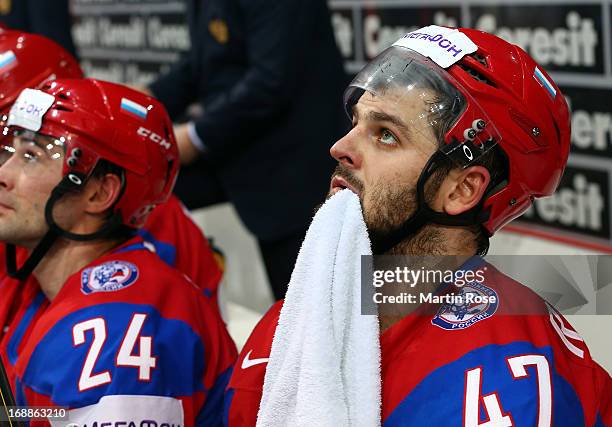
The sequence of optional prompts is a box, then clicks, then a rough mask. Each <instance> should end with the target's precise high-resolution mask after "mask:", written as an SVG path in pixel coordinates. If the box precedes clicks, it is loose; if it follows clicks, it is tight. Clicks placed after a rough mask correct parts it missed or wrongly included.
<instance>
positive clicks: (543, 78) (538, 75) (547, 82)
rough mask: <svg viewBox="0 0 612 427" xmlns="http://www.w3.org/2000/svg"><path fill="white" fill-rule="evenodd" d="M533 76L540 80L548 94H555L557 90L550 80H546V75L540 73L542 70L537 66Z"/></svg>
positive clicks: (553, 95)
mask: <svg viewBox="0 0 612 427" xmlns="http://www.w3.org/2000/svg"><path fill="white" fill-rule="evenodd" d="M533 76H534V77H535V78H536V80H537V81H538V82H540V84H541V85H542V86H544V89H546V90H547V91H548V93H549V94H550V96H552V97H553V98H554V97H555V96H557V90H556V89H555V87H554V86H553V85H552V83H551V82H550V80H548V79H547V78H546V76H544V73H542V71H540V69H539V68H538V67H536V69H535V71H534V72H533Z"/></svg>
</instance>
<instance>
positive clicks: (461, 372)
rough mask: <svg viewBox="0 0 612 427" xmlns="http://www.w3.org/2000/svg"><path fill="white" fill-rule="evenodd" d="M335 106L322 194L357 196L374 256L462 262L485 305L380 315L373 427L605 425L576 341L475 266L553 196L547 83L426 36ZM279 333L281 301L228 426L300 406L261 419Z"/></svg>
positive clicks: (605, 379)
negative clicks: (342, 112)
mask: <svg viewBox="0 0 612 427" xmlns="http://www.w3.org/2000/svg"><path fill="white" fill-rule="evenodd" d="M344 100H345V105H346V110H347V112H348V114H349V116H350V118H351V120H352V124H353V128H352V130H351V131H350V132H349V133H347V134H346V135H345V136H344V137H343V138H342V139H340V140H339V141H337V142H336V143H335V145H334V146H333V147H332V148H331V154H332V156H333V157H334V158H335V159H336V160H337V161H338V167H337V169H336V171H335V173H334V175H333V178H332V180H331V188H330V196H331V195H333V194H335V193H338V192H340V191H342V190H346V189H348V190H350V191H352V192H354V193H356V194H357V195H358V197H359V201H360V204H361V210H362V212H363V219H364V221H365V225H366V226H367V231H368V234H369V237H370V239H371V243H372V249H373V253H374V254H375V255H376V254H393V255H416V256H422V255H431V256H433V255H436V256H440V255H449V256H455V257H456V256H461V257H463V258H464V259H469V260H468V261H467V262H466V263H465V264H464V265H463V267H462V269H464V270H472V271H474V272H477V273H480V274H482V275H483V276H482V277H483V279H482V280H481V282H480V283H469V284H468V285H465V286H464V288H463V293H464V294H465V293H468V291H469V293H471V294H478V295H479V296H481V297H490V296H495V298H494V299H492V300H489V301H488V302H487V303H484V304H480V305H478V304H476V305H474V306H470V307H467V308H466V306H464V305H461V304H458V303H454V302H447V303H439V304H436V303H434V302H429V303H423V304H422V305H421V306H420V307H419V308H418V309H416V310H413V311H411V312H409V313H407V314H405V315H401V316H398V315H392V314H388V313H387V314H385V312H384V311H382V310H380V307H379V313H380V314H379V321H380V324H379V325H380V334H379V341H380V358H381V362H380V364H381V371H380V379H381V381H380V382H381V384H382V390H381V393H380V396H381V406H380V408H379V409H380V413H381V422H382V425H384V426H444V427H449V426H463V427H492V426H497V427H501V426H504V427H510V426H518V427H526V426H530V427H531V426H538V427H548V426H553V425H554V426H568V427H569V426H598V427H601V426H612V408H611V402H610V401H611V399H612V386H611V380H610V376H609V375H608V373H606V372H605V371H604V370H603V369H602V368H601V367H600V366H598V365H597V364H596V363H595V362H594V361H593V360H592V359H591V356H590V354H589V352H588V349H587V348H586V346H585V344H584V342H583V340H582V339H581V338H580V336H579V335H578V334H577V333H576V332H575V331H574V330H573V329H572V328H571V326H570V325H569V324H568V323H567V321H566V320H565V319H564V318H563V317H562V316H561V315H560V314H559V313H558V312H557V311H555V309H554V308H552V307H550V306H549V305H547V304H546V303H545V302H544V301H543V300H541V299H540V298H539V297H538V296H537V295H536V294H535V293H533V292H532V291H530V290H529V289H527V288H526V287H524V286H522V285H521V284H519V283H516V282H514V281H513V280H511V279H510V278H508V277H506V276H504V275H503V274H502V273H500V272H499V271H497V270H496V269H495V268H493V267H492V266H490V265H488V264H487V263H486V261H484V260H483V259H482V258H481V257H480V256H479V255H484V254H485V253H486V251H487V249H488V239H489V237H490V236H491V235H493V234H494V233H495V232H496V231H497V230H499V229H500V228H502V227H503V226H504V225H505V224H507V223H508V222H510V221H511V220H512V219H514V218H516V217H517V216H519V215H521V214H522V213H523V212H524V211H525V210H526V209H527V208H528V207H529V206H530V205H531V204H532V202H533V200H534V199H535V198H538V197H544V196H548V195H550V194H552V193H553V192H554V191H555V189H556V188H557V185H558V184H559V180H560V178H561V175H562V173H563V170H564V168H565V165H566V161H567V157H568V153H569V148H570V123H569V118H570V117H569V112H568V107H567V104H566V101H565V99H564V97H563V95H562V94H561V92H560V90H559V88H558V87H557V86H556V84H555V83H554V82H553V81H552V79H551V78H550V77H549V76H548V75H547V74H546V72H544V71H543V70H542V68H541V67H539V66H538V64H536V63H535V62H534V61H533V59H532V58H531V57H529V56H528V55H527V54H526V53H525V52H524V51H523V50H522V49H520V48H519V47H517V46H514V45H512V44H509V43H507V42H505V41H503V40H501V39H500V38H498V37H495V36H493V35H490V34H487V33H483V32H480V31H475V30H471V29H449V28H442V27H436V26H430V27H426V28H422V29H420V30H416V31H414V32H412V33H409V34H407V35H406V36H404V37H403V38H402V39H400V40H399V41H398V42H396V43H395V44H394V45H393V46H392V47H390V48H388V49H387V50H385V51H384V52H382V53H381V54H380V55H379V56H378V57H376V58H375V59H373V60H372V61H371V62H370V63H369V64H367V65H366V67H365V68H364V69H363V70H362V71H361V72H360V73H359V74H358V75H357V76H356V77H355V79H354V80H353V82H352V83H351V84H350V85H349V87H348V89H347V90H346V92H345V97H344ZM334 197H336V196H333V197H332V199H333V198H334ZM331 201H332V200H330V202H331ZM307 238H308V237H307ZM298 262H299V259H298ZM455 267H458V266H455ZM292 280H293V279H292ZM330 285H331V284H330ZM355 286H359V284H358V283H357V284H355ZM289 293H291V286H290V289H289ZM289 293H288V295H289ZM517 304H519V305H523V304H524V305H525V306H526V307H525V308H526V310H527V311H524V312H523V314H521V312H520V310H519V311H515V308H516V305H517ZM282 320H283V306H282V303H278V304H277V305H275V306H274V307H273V308H272V309H271V310H270V311H269V312H268V313H267V315H266V316H265V317H264V318H263V319H262V320H261V322H260V323H259V325H258V326H257V327H256V328H255V330H254V332H253V333H252V335H251V337H250V338H249V340H248V341H247V343H246V345H245V347H244V350H243V352H242V354H241V355H240V356H239V358H238V362H237V364H236V366H235V368H234V373H233V375H232V378H231V380H230V384H229V387H228V390H227V395H226V410H227V412H226V417H227V422H228V423H229V425H230V426H254V425H255V424H256V422H257V421H256V420H257V417H258V411H260V412H259V414H260V419H259V422H258V425H260V426H268V425H272V424H270V423H269V422H267V423H265V422H264V421H263V420H262V419H261V414H262V412H261V411H263V410H264V409H270V408H276V409H277V410H281V411H285V407H287V406H290V405H293V404H294V403H295V402H296V401H297V400H299V399H300V396H299V394H298V395H297V396H288V395H286V396H284V402H282V401H279V400H278V399H277V400H274V401H272V400H268V402H267V403H268V404H269V405H268V406H267V407H266V408H264V406H263V405H262V406H261V408H260V402H262V401H265V399H262V390H263V389H265V387H264V379H265V380H266V381H267V380H268V376H267V375H266V369H267V367H268V366H271V364H272V361H273V360H272V359H271V357H272V356H273V355H274V351H272V353H271V348H273V345H272V343H273V340H275V339H276V338H275V332H278V327H277V325H279V321H280V322H282ZM314 327H315V326H313V328H314ZM307 333H308V334H316V333H317V331H315V330H313V329H308V331H307ZM336 350H337V349H335V348H330V349H329V351H328V356H329V357H330V358H331V357H332V355H333V354H334V352H336ZM293 357H294V359H293V360H298V361H299V360H303V357H304V356H303V355H299V354H298V355H293ZM321 357H323V356H321ZM286 368H288V369H290V367H289V366H286ZM374 370H376V367H375V369H374ZM306 374H307V373H306ZM360 374H361V373H357V374H356V375H360ZM307 377H308V375H305V378H307ZM342 379H343V380H345V379H346V378H345V377H342ZM297 387H299V385H297ZM321 387H325V384H324V383H322V384H321ZM365 392H369V390H348V391H347V396H349V397H350V395H351V393H356V394H360V393H365ZM264 398H265V394H264ZM271 399H273V398H271ZM339 400H342V399H339ZM372 404H374V405H376V404H377V403H376V402H373V403H372ZM306 406H307V405H306ZM356 410H357V412H359V408H357V409H356ZM286 412H287V413H288V414H290V415H295V411H292V408H291V407H290V408H289V409H287V410H286ZM295 416H296V418H298V419H299V417H300V416H301V417H308V414H307V413H306V414H305V413H303V412H302V413H300V414H298V415H295ZM322 418H323V417H322ZM311 421H312V420H311ZM316 424H317V425H331V424H330V420H328V419H319V420H316ZM351 425H352V424H351ZM354 425H364V424H360V423H359V420H355V424H354Z"/></svg>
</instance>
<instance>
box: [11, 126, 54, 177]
mask: <svg viewBox="0 0 612 427" xmlns="http://www.w3.org/2000/svg"><path fill="white" fill-rule="evenodd" d="M64 142H65V141H63V138H55V137H52V136H48V135H43V134H40V133H37V132H33V131H29V130H25V129H21V128H16V127H12V126H11V127H4V128H3V131H2V135H1V137H0V166H3V165H4V164H5V163H6V162H8V161H9V159H12V158H14V160H15V161H17V162H18V163H19V165H20V166H21V167H22V168H23V170H24V171H25V172H35V171H40V170H41V169H47V168H57V166H56V165H57V164H59V165H62V160H63V159H64V155H65V144H64ZM60 170H61V169H60Z"/></svg>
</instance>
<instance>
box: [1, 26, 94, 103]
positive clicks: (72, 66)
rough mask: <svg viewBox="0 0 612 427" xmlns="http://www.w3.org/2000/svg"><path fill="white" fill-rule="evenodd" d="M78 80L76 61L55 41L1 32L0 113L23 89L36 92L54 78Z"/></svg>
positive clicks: (33, 35)
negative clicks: (34, 89)
mask: <svg viewBox="0 0 612 427" xmlns="http://www.w3.org/2000/svg"><path fill="white" fill-rule="evenodd" d="M81 77H83V71H81V68H80V67H79V64H78V62H77V61H76V59H75V58H74V57H73V56H72V55H70V53H68V52H67V51H66V50H65V49H64V48H63V47H61V46H60V45H58V44H57V43H55V42H54V41H52V40H49V39H48V38H46V37H43V36H39V35H36V34H30V33H24V32H21V31H14V30H5V31H2V32H0V111H4V110H5V109H6V108H8V107H9V106H10V105H11V104H12V103H13V101H14V100H15V98H17V95H19V93H20V92H21V90H22V89H24V88H27V87H30V88H37V87H40V86H41V85H42V84H43V83H44V82H46V81H48V80H53V79H55V78H81Z"/></svg>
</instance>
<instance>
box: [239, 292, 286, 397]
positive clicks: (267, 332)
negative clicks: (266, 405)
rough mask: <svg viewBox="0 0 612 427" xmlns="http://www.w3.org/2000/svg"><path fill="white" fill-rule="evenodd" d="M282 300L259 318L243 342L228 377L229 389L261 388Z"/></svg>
mask: <svg viewBox="0 0 612 427" xmlns="http://www.w3.org/2000/svg"><path fill="white" fill-rule="evenodd" d="M282 307H283V301H279V302H277V303H276V304H274V305H273V306H272V307H271V308H270V309H269V310H268V312H267V313H266V314H265V315H264V316H263V317H262V318H261V320H260V321H259V323H257V325H256V326H255V328H254V329H253V332H252V333H251V335H250V336H249V339H248V340H247V342H246V343H245V345H244V347H243V348H242V351H241V353H240V355H239V356H238V361H237V362H236V366H235V367H234V372H233V375H232V377H231V379H230V383H229V387H230V388H231V389H245V390H258V391H259V390H261V389H262V387H263V379H264V376H265V373H266V367H267V361H268V358H269V357H270V352H271V350H272V340H273V339H274V332H275V331H276V326H277V325H278V319H279V317H280V311H281V308H282Z"/></svg>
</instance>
